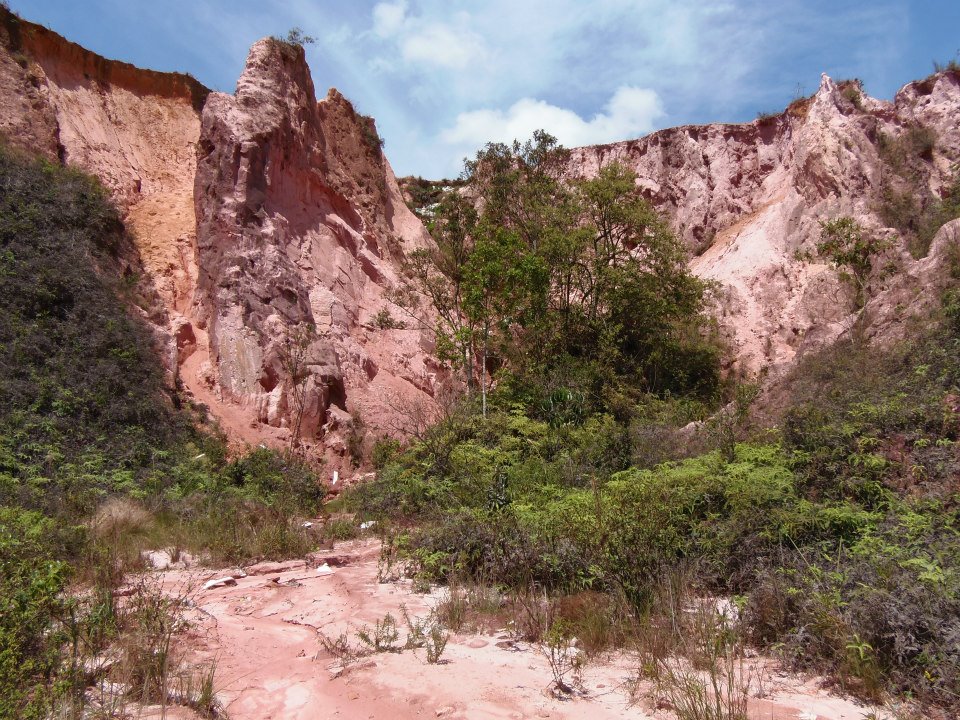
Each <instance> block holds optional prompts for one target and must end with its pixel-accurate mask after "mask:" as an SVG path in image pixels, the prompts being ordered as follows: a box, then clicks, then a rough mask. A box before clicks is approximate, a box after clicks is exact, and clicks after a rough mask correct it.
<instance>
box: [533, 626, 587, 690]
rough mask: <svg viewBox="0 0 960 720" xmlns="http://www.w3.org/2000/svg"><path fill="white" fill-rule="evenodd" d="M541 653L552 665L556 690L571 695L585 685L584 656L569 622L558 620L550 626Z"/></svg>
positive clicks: (551, 670)
mask: <svg viewBox="0 0 960 720" xmlns="http://www.w3.org/2000/svg"><path fill="white" fill-rule="evenodd" d="M541 651H542V652H543V654H544V656H545V657H546V658H547V662H548V663H549V664H550V672H551V673H553V687H554V689H555V690H557V691H559V692H562V693H565V694H570V693H572V692H573V691H574V689H575V688H577V687H579V686H581V685H582V684H583V667H584V664H585V660H584V656H583V653H582V652H580V650H579V649H578V648H577V646H576V642H575V639H574V637H573V633H572V631H571V628H570V625H569V623H567V621H565V620H557V621H555V622H554V623H553V625H551V626H550V629H549V630H548V631H547V634H546V637H545V638H544V641H543V644H542V645H541ZM568 678H569V679H570V682H568Z"/></svg>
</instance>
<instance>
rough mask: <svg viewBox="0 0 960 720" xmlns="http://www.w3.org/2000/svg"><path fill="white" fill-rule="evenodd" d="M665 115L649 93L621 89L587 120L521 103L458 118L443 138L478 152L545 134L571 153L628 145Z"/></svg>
mask: <svg viewBox="0 0 960 720" xmlns="http://www.w3.org/2000/svg"><path fill="white" fill-rule="evenodd" d="M663 115H664V111H663V105H662V103H661V102H660V97H659V96H658V95H657V93H656V92H655V91H653V90H650V89H648V88H639V87H630V86H623V87H620V88H618V89H617V90H616V92H615V93H614V94H613V97H611V98H610V101H609V102H608V103H607V106H606V108H605V111H604V112H602V113H597V114H596V115H594V116H593V117H592V118H590V119H589V120H586V119H584V118H582V117H580V116H579V115H578V114H577V113H575V112H574V111H572V110H569V109H567V108H562V107H558V106H556V105H551V104H550V103H547V102H544V101H543V100H535V99H533V98H523V99H521V100H518V101H517V102H515V103H513V105H511V106H510V107H509V108H508V109H507V110H505V111H504V110H493V109H484V110H472V111H469V112H463V113H460V114H459V115H457V118H456V121H455V122H454V124H453V126H452V127H449V128H447V129H446V130H444V131H443V132H441V134H440V139H441V141H442V142H443V143H445V144H447V145H452V146H456V147H457V148H459V149H466V150H474V149H477V148H479V147H480V146H482V145H483V144H484V143H486V142H489V141H494V142H510V141H512V140H525V139H527V138H529V137H530V136H531V135H532V134H533V131H534V130H540V129H543V130H546V131H547V132H548V133H550V134H551V135H553V136H555V137H556V138H557V139H558V140H559V141H560V143H561V144H563V145H565V146H567V147H577V146H580V145H595V144H598V143H605V142H613V141H617V140H625V139H627V138H631V137H637V136H638V135H642V134H644V133H647V132H650V131H651V130H653V129H654V128H655V127H656V123H657V120H658V119H659V118H661V117H662V116H663Z"/></svg>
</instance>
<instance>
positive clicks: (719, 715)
mask: <svg viewBox="0 0 960 720" xmlns="http://www.w3.org/2000/svg"><path fill="white" fill-rule="evenodd" d="M695 602H696V607H695V608H694V609H693V612H692V613H690V612H688V613H686V614H685V616H686V617H685V619H684V622H683V623H682V629H680V644H679V646H678V650H679V653H678V654H675V655H670V656H668V657H664V658H662V659H660V660H659V661H658V669H657V681H658V686H659V689H660V692H662V693H664V694H665V695H666V697H667V699H668V700H669V701H670V704H671V705H672V706H673V707H674V711H675V712H676V714H677V718H678V719H679V720H747V700H748V698H749V695H750V677H751V676H750V672H749V671H748V670H747V668H745V667H744V661H743V653H742V647H741V645H740V640H739V629H738V628H737V627H736V623H734V622H732V621H731V620H730V619H729V618H728V617H727V616H726V615H724V614H722V613H719V612H718V611H717V608H716V605H715V603H711V602H708V601H703V600H697V601H695Z"/></svg>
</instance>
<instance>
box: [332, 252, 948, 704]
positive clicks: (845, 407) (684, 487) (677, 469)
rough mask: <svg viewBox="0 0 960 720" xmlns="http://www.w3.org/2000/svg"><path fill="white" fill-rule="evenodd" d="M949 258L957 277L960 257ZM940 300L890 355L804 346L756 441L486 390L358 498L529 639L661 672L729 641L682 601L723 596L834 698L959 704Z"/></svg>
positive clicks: (398, 550) (431, 568)
mask: <svg viewBox="0 0 960 720" xmlns="http://www.w3.org/2000/svg"><path fill="white" fill-rule="evenodd" d="M951 272H952V275H951V277H952V278H953V282H954V283H957V281H958V280H960V260H956V259H955V261H954V265H953V269H952V270H951ZM943 300H944V305H943V308H942V309H938V310H937V311H936V312H935V314H934V316H933V317H930V318H924V319H923V320H924V322H919V321H918V322H917V323H916V324H915V325H912V329H914V330H915V331H916V336H915V337H914V338H913V339H912V340H909V341H902V342H901V343H899V344H895V345H894V346H893V347H892V348H888V349H887V350H885V351H884V350H880V349H878V348H876V347H875V346H872V345H870V344H869V343H868V342H866V341H865V339H864V338H863V336H862V335H856V336H854V337H853V338H851V339H849V340H844V341H841V342H840V343H839V344H837V345H836V346H834V347H831V348H828V349H826V350H823V351H821V352H820V353H811V354H809V355H808V356H806V357H805V358H804V359H803V360H801V361H800V363H799V364H798V365H797V367H796V368H795V369H794V370H793V371H792V373H791V375H790V377H789V378H788V379H787V380H786V381H785V386H787V387H789V388H790V392H791V396H792V399H790V400H788V401H787V403H788V408H787V413H786V420H785V422H784V424H783V426H782V428H780V429H778V428H760V429H758V430H757V431H756V434H755V435H753V437H752V440H751V441H750V442H744V441H743V439H745V438H746V437H747V436H746V435H743V434H741V432H742V431H743V428H739V429H738V428H737V427H736V425H735V424H733V425H730V424H728V423H729V422H735V421H733V420H732V419H731V420H728V419H724V417H722V416H721V417H718V418H717V419H716V420H715V421H714V422H713V423H711V424H710V425H708V426H707V427H706V428H705V431H706V432H705V433H704V434H703V435H702V436H701V437H700V438H699V439H698V440H697V441H696V442H695V443H694V447H699V448H700V453H701V454H699V455H697V456H696V457H688V458H687V459H685V460H677V461H674V462H667V463H663V464H660V465H653V466H651V464H650V459H651V457H652V458H653V459H654V461H656V460H658V459H662V458H663V457H664V450H665V449H666V451H667V452H666V457H667V458H670V457H671V456H672V457H676V458H682V457H684V455H689V453H690V451H691V448H690V443H691V441H692V440H691V436H690V435H687V436H686V438H687V440H686V444H685V445H676V444H675V445H673V453H672V454H671V453H670V448H671V445H670V438H671V435H670V434H669V433H667V432H664V428H667V427H669V426H670V423H671V418H676V417H682V415H683V411H682V409H683V405H684V403H685V402H688V401H686V400H684V399H682V398H679V399H678V398H673V399H672V400H670V401H654V400H647V401H646V402H645V403H644V404H642V405H640V406H638V407H637V408H636V410H635V413H636V418H635V420H634V421H633V422H632V423H631V424H629V425H627V426H625V425H623V424H621V423H617V422H615V421H614V419H613V418H611V417H610V416H609V415H606V414H599V415H593V416H590V417H586V418H581V419H576V418H571V417H569V415H565V414H564V413H563V412H562V410H563V408H562V407H561V408H558V409H556V410H555V411H554V412H550V411H549V409H548V408H544V407H540V408H537V407H531V406H529V405H524V404H523V403H522V402H521V401H520V399H518V398H517V397H516V395H512V394H510V392H508V391H506V389H505V388H500V389H498V391H497V392H496V393H494V397H493V398H492V400H491V406H492V407H493V408H494V409H493V410H491V411H490V412H489V413H488V417H487V418H482V417H481V416H480V415H479V414H478V413H470V412H468V411H464V412H461V413H458V414H455V415H453V416H451V417H449V418H448V419H447V420H445V421H444V422H443V423H441V424H440V425H438V426H437V427H436V428H434V429H433V430H432V431H431V432H429V433H428V434H427V435H426V436H425V438H424V440H423V441H422V442H419V443H416V444H414V445H412V446H411V447H410V448H409V449H408V450H407V451H406V452H405V453H402V454H400V455H399V456H396V455H395V456H394V459H393V460H391V461H388V462H386V463H385V464H384V467H383V469H382V470H381V472H380V475H379V478H378V480H377V481H376V482H375V483H372V484H369V485H366V486H362V487H360V488H357V489H356V490H355V491H354V492H353V494H352V495H351V496H350V503H351V504H352V507H355V508H356V509H357V510H358V511H359V512H360V513H361V515H360V517H361V518H363V519H376V520H378V521H379V522H380V523H381V525H383V526H384V527H388V526H389V524H390V523H393V524H394V528H395V530H394V531H393V534H391V533H389V532H388V533H387V537H388V538H390V544H389V545H388V547H389V548H390V550H391V552H392V553H394V555H395V556H396V558H397V559H403V560H407V561H409V562H410V563H411V568H410V572H411V573H412V574H413V575H414V576H415V577H417V578H420V579H421V582H423V581H429V580H437V579H439V580H444V581H448V582H451V583H452V584H453V585H455V586H457V585H459V586H462V585H463V583H465V582H469V583H481V584H492V585H494V586H496V587H498V588H500V589H501V590H502V591H504V592H505V593H506V595H507V597H513V598H514V599H513V600H512V601H511V603H512V604H511V605H510V607H512V608H513V610H514V612H515V613H516V616H515V617H514V621H515V622H516V623H517V625H518V627H523V628H525V632H528V633H529V634H530V637H531V638H532V639H536V638H542V639H544V642H547V641H550V642H552V640H550V638H556V637H561V638H563V637H566V638H567V639H569V638H571V637H577V638H580V642H581V647H586V648H588V649H589V650H588V651H589V652H602V651H603V650H604V649H605V648H608V647H611V646H613V647H616V646H619V645H622V644H624V643H627V644H629V645H630V646H631V647H637V648H639V650H640V653H641V658H642V662H643V667H644V668H647V670H645V672H649V673H654V676H657V675H656V673H657V672H659V671H662V667H663V665H662V664H663V663H664V662H665V660H664V659H665V658H669V657H670V656H671V654H673V653H684V652H687V651H686V650H684V647H685V645H684V643H689V642H693V643H698V642H700V643H702V642H706V643H707V644H708V647H710V646H711V645H710V643H713V642H715V641H716V642H722V643H725V642H727V641H728V640H729V638H728V639H727V640H722V639H721V637H720V636H717V637H713V636H710V635H703V633H704V632H706V630H705V629H704V628H702V627H694V626H691V627H687V626H686V625H685V623H686V622H687V620H686V618H687V615H684V614H683V613H681V616H680V620H679V621H678V619H677V616H676V615H675V614H671V613H673V612H674V610H672V608H675V607H677V606H676V605H675V604H676V603H681V605H680V607H686V606H685V605H683V603H684V602H694V601H693V600H689V599H688V600H686V601H684V600H682V598H684V597H687V598H689V597H691V596H692V597H703V596H705V595H706V596H708V597H711V596H715V595H717V594H723V595H732V596H734V603H735V605H736V606H737V607H738V608H739V613H742V615H740V617H742V619H743V627H742V628H741V629H742V631H743V632H744V633H745V636H744V637H743V638H742V639H743V640H745V641H749V642H753V643H756V644H757V645H759V646H760V647H762V648H766V649H767V650H770V651H773V652H775V653H777V654H779V655H781V656H782V657H783V658H784V659H785V660H786V661H787V662H788V663H790V664H794V665H796V666H799V667H803V668H807V669H814V670H817V671H820V672H827V673H829V674H831V675H832V676H833V677H834V678H835V679H836V682H837V685H838V687H839V688H840V689H841V690H842V691H844V692H850V693H853V694H855V695H858V696H860V697H863V698H867V699H870V700H871V701H874V702H878V701H879V702H882V701H884V700H891V701H893V702H899V701H900V700H901V699H902V698H903V697H904V696H909V697H911V698H913V700H914V701H915V702H919V703H920V705H921V707H922V708H923V709H922V710H920V711H919V712H920V713H921V714H920V715H919V716H923V717H936V718H947V717H953V716H954V713H955V712H956V709H957V707H958V705H957V698H958V697H960V644H958V635H957V618H958V617H960V605H958V603H960V586H958V578H960V565H958V557H960V555H958V551H960V546H958V537H960V514H958V509H960V504H958V497H960V495H958V492H960V485H958V478H960V324H958V317H960V302H958V300H960V298H958V296H957V292H956V291H953V292H948V293H947V294H946V295H945V296H944V298H943ZM728 417H729V416H728ZM738 436H739V437H740V438H741V442H738V443H736V444H735V445H729V444H728V442H727V439H729V438H735V437H738ZM651 444H652V445H654V447H655V449H654V451H653V452H651ZM712 448H718V449H712ZM624 468H627V469H625V470H624ZM463 602H464V604H465V608H467V609H465V610H464V611H463V612H469V607H470V605H469V602H470V601H469V596H468V597H467V598H465V599H464V600H463ZM537 623H539V624H537ZM551 633H553V634H551ZM557 633H560V635H557ZM724 637H726V636H724ZM698 647H699V646H698ZM717 647H723V648H727V646H726V645H718V646H717ZM728 651H729V652H735V651H734V650H729V649H726V650H723V652H724V653H726V652H728ZM689 657H690V659H691V660H692V661H696V658H697V657H698V656H697V655H696V654H693V655H689ZM658 669H660V670H658ZM658 677H660V678H661V680H663V676H662V675H661V676H658ZM663 681H664V682H666V681H665V680H663ZM888 693H893V695H892V696H891V695H888Z"/></svg>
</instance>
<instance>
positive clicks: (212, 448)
mask: <svg viewBox="0 0 960 720" xmlns="http://www.w3.org/2000/svg"><path fill="white" fill-rule="evenodd" d="M405 12H406V8H405V6H404V7H402V8H400V15H401V16H403V15H404V13H405ZM381 19H382V18H381ZM402 19H403V18H402V17H401V20H402ZM410 22H412V21H410ZM311 42H313V39H312V38H309V37H308V36H306V35H305V34H304V33H303V31H302V30H300V29H299V28H294V29H293V30H291V32H290V34H289V35H288V36H287V37H286V38H277V37H267V38H264V39H262V40H259V41H257V42H256V43H254V44H253V46H252V47H251V48H250V50H249V53H248V55H247V58H246V61H245V64H244V68H243V71H242V73H241V75H240V77H239V79H238V81H237V84H236V88H235V91H234V92H232V93H225V92H214V91H211V90H209V89H208V88H205V87H203V85H202V84H200V83H199V82H197V81H196V80H195V79H194V78H192V77H191V76H189V75H183V74H177V73H159V72H154V71H150V70H143V69H140V68H136V67H134V66H131V65H129V64H126V63H122V62H118V61H113V60H108V59H106V58H103V57H101V56H99V55H96V54H94V53H91V52H89V51H87V50H85V49H84V48H81V47H80V46H78V45H76V44H74V43H72V42H70V41H69V40H67V39H65V38H63V37H61V36H59V35H57V34H56V33H54V32H52V31H50V30H48V29H45V28H43V27H41V26H39V25H36V24H33V23H30V22H28V21H26V20H24V19H21V18H19V17H17V16H16V15H14V14H13V13H11V12H10V11H9V10H8V9H7V8H6V6H5V4H4V3H3V2H2V0H0V371H2V372H0V720H5V719H6V718H8V717H9V718H28V719H30V720H48V719H49V718H52V717H58V718H60V717H62V718H77V719H78V720H80V719H83V718H106V717H117V718H120V717H131V716H137V717H145V718H165V717H177V718H184V719H189V720H195V719H197V718H218V717H234V718H237V719H238V720H245V719H247V718H249V720H260V719H261V718H264V717H281V716H282V717H284V718H287V717H291V718H304V720H307V719H308V718H314V717H319V716H323V715H324V714H325V713H326V714H330V713H333V714H341V715H343V716H350V717H352V716H363V717H386V716H389V717H395V718H415V717H422V716H424V715H427V716H435V717H451V718H460V717H463V718H472V717H492V718H503V717H510V718H514V717H528V716H532V715H534V714H535V715H536V716H538V717H561V718H579V717H591V718H593V717H611V718H612V717H634V718H637V719H638V720H761V718H762V719H763V720H770V719H771V718H776V719H777V720H850V719H851V718H853V719H855V720H879V718H883V719H884V720H919V719H920V718H932V719H934V720H948V718H952V717H956V716H957V713H958V712H960V621H958V618H960V69H958V67H957V65H956V63H955V62H953V63H951V64H949V65H948V66H946V67H945V68H938V70H937V72H935V73H934V74H932V75H931V76H929V77H927V78H925V79H923V80H919V81H916V82H911V83H909V84H907V85H906V86H904V87H903V88H902V89H901V90H900V91H899V92H898V93H897V94H896V96H895V97H894V99H893V100H892V101H889V102H888V101H883V100H878V99H875V98H871V97H870V96H868V95H867V94H866V92H865V90H864V88H863V86H862V84H861V83H859V82H858V81H854V80H845V81H836V82H835V81H834V80H832V79H831V78H829V77H827V76H826V75H824V76H823V77H822V79H821V84H820V87H819V90H818V91H817V92H816V94H814V95H813V96H811V97H808V98H799V99H797V100H796V101H794V102H793V103H791V104H790V106H789V107H787V108H786V109H785V110H784V111H783V112H782V113H778V114H767V115H762V116H760V117H758V118H757V119H756V120H755V121H753V122H749V123H742V124H723V123H715V124H709V125H702V126H683V127H676V128H669V129H665V130H661V131H657V132H654V133H651V134H649V135H647V136H644V137H642V138H638V139H633V140H624V141H622V142H616V143H612V144H608V145H599V146H592V147H579V148H573V149H569V148H564V147H562V146H560V144H559V143H558V142H557V140H556V139H555V138H554V137H552V136H551V135H550V134H548V133H547V132H545V131H542V130H540V131H536V132H534V133H533V136H532V138H530V139H518V140H517V141H514V142H513V143H510V144H500V143H490V144H487V145H486V146H484V147H483V148H482V149H481V150H480V151H479V152H478V153H477V155H476V156H475V157H474V158H472V159H469V160H467V161H465V163H464V170H463V173H462V174H461V176H460V177H459V178H457V179H456V180H443V181H436V182H433V181H430V180H425V179H423V178H419V177H416V178H415V177H408V178H400V179H397V178H396V177H395V176H394V173H393V170H392V168H391V166H390V164H389V162H388V160H387V157H386V156H385V154H384V143H383V139H382V138H381V137H380V135H379V132H378V130H377V125H376V122H375V120H374V119H373V118H372V117H369V116H365V115H362V114H360V113H358V112H357V110H356V108H355V107H354V106H353V104H352V103H351V102H350V101H349V100H348V99H346V98H345V97H344V96H343V95H342V94H341V93H340V92H338V91H337V90H336V89H330V90H329V91H328V92H327V93H326V95H325V96H323V97H322V98H319V99H318V97H317V94H316V89H315V86H314V79H313V77H312V75H311V71H310V67H309V66H308V63H307V54H306V52H305V49H304V46H303V45H304V43H306V44H310V43H311ZM598 117H599V116H598Z"/></svg>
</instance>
